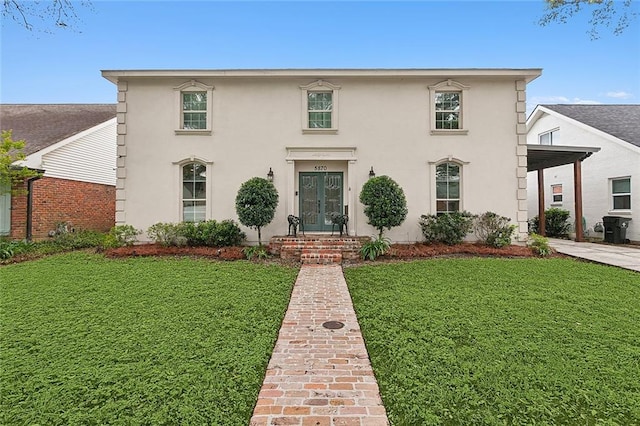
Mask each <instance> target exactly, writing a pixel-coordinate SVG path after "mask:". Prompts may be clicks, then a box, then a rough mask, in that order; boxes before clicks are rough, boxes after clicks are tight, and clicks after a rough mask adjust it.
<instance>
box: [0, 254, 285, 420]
mask: <svg viewBox="0 0 640 426" xmlns="http://www.w3.org/2000/svg"><path fill="white" fill-rule="evenodd" d="M296 272H297V271H296V270H295V269H293V268H286V267H281V266H274V265H259V264H253V263H249V262H230V263H221V262H210V261H206V260H193V259H153V258H136V259H128V260H107V259H105V258H103V257H101V256H99V255H91V254H87V253H77V252H76V253H69V254H63V255H58V256H52V257H48V258H45V259H40V260H37V261H33V262H26V263H21V264H15V265H9V266H4V267H1V268H0V299H1V300H0V326H1V335H0V377H1V383H0V424H3V425H4V424H7V425H8V424H30V425H35V424H40V425H45V424H46V425H63V424H64V425H96V424H122V425H133V424H135V425H138V424H141V425H142V424H149V425H151V424H154V425H156V424H181V425H203V424H219V425H246V424H248V422H249V419H250V417H251V413H252V410H253V406H254V404H255V401H256V398H257V395H258V391H259V389H260V386H261V384H262V380H263V378H264V372H265V369H266V364H267V362H268V359H269V357H270V354H271V351H272V349H273V345H274V343H275V340H276V338H277V333H278V329H279V327H280V323H281V321H282V318H283V316H284V313H285V310H286V306H287V303H288V300H289V295H290V292H291V288H292V287H293V283H294V281H295V276H296Z"/></svg>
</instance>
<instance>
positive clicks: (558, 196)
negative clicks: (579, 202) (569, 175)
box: [551, 184, 562, 204]
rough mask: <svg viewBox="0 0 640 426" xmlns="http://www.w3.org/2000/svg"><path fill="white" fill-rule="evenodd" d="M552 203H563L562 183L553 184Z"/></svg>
mask: <svg viewBox="0 0 640 426" xmlns="http://www.w3.org/2000/svg"><path fill="white" fill-rule="evenodd" d="M551 197H552V199H551V203H552V204H562V185H561V184H558V185H551Z"/></svg>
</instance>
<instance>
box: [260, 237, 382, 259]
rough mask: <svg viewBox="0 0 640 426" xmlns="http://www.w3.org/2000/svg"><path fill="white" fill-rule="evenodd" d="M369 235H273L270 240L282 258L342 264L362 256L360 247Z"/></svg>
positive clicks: (273, 248)
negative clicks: (344, 261)
mask: <svg viewBox="0 0 640 426" xmlns="http://www.w3.org/2000/svg"><path fill="white" fill-rule="evenodd" d="M369 239H370V238H369V237H339V236H330V235H307V236H298V237H291V236H284V237H277V236H276V237H273V238H271V241H270V242H269V251H270V252H271V254H273V255H276V256H278V255H279V256H280V258H282V259H289V260H299V261H300V262H302V263H303V264H314V265H330V264H341V263H342V261H343V260H354V259H357V258H358V257H359V256H360V247H362V243H363V242H365V241H369Z"/></svg>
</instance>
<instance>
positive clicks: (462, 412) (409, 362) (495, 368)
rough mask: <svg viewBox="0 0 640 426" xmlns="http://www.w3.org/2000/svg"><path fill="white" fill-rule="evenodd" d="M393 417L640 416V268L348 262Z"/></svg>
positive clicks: (545, 419)
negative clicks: (627, 269)
mask: <svg viewBox="0 0 640 426" xmlns="http://www.w3.org/2000/svg"><path fill="white" fill-rule="evenodd" d="M345 276H346V279H347V282H348V285H349V289H350V291H351V296H352V298H353V302H354V305H355V309H356V313H357V315H358V319H359V321H360V325H361V327H362V331H363V334H364V338H365V341H366V345H367V349H368V351H369V355H370V357H371V361H372V364H373V367H374V370H375V373H376V377H377V379H378V383H379V385H380V390H381V393H382V398H383V401H384V404H385V407H386V409H387V412H388V415H389V419H390V421H391V422H392V424H393V425H436V424H451V425H469V424H513V425H519V424H534V423H535V424H558V425H560V424H580V425H594V424H610V425H613V424H620V425H631V424H640V326H639V324H640V275H639V274H637V273H633V272H630V271H624V270H620V269H616V268H613V267H606V266H601V265H594V264H589V263H583V262H577V261H574V260H569V259H548V260H542V259H526V260H525V259H440V260H430V261H417V262H411V263H399V264H385V265H373V266H360V267H353V268H348V269H346V270H345Z"/></svg>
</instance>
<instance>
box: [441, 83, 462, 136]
mask: <svg viewBox="0 0 640 426" xmlns="http://www.w3.org/2000/svg"><path fill="white" fill-rule="evenodd" d="M459 128H460V92H436V129H449V130H452V129H459Z"/></svg>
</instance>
